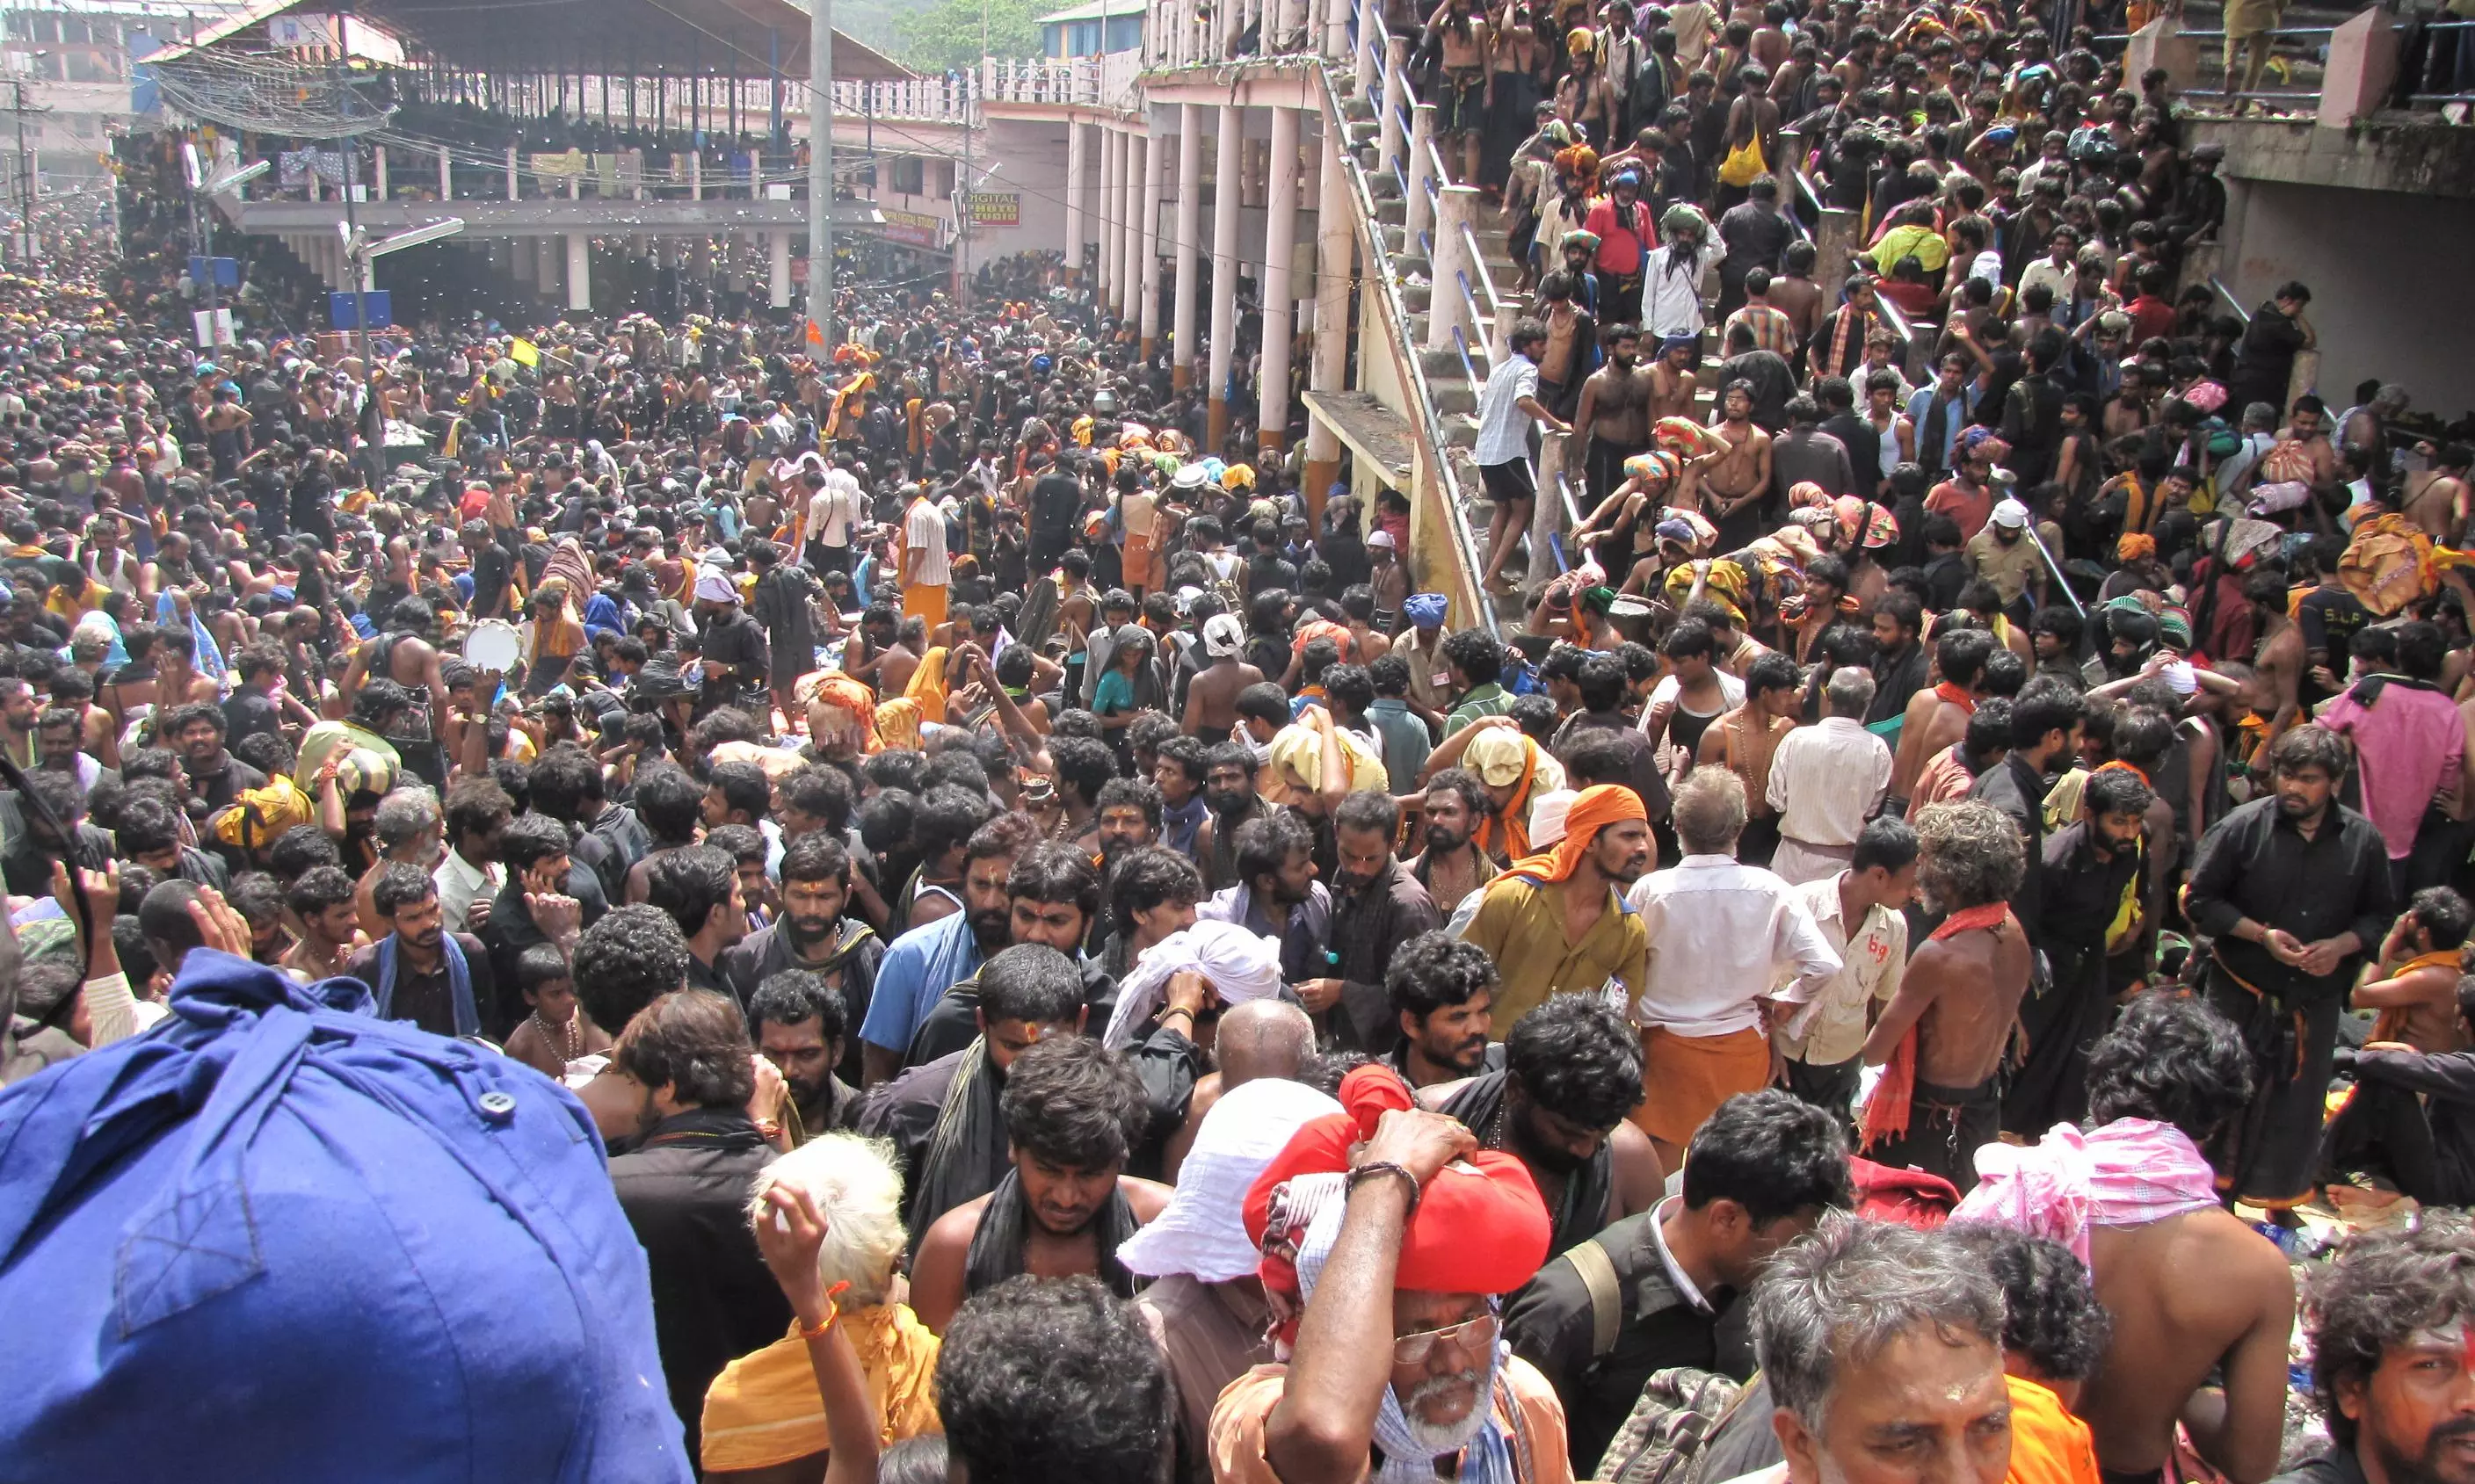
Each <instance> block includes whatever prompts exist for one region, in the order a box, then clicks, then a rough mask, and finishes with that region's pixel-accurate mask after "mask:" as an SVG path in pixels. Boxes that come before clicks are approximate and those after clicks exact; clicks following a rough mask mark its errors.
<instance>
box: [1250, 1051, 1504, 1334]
mask: <svg viewBox="0 0 2475 1484" xmlns="http://www.w3.org/2000/svg"><path fill="white" fill-rule="evenodd" d="M1340 1106H1341V1111H1340V1112H1338V1113H1335V1114H1331V1115H1329V1116H1327V1117H1323V1118H1318V1119H1315V1120H1314V1121H1313V1122H1311V1123H1309V1124H1307V1125H1306V1126H1305V1127H1303V1128H1301V1129H1299V1130H1298V1131H1297V1132H1296V1133H1294V1134H1292V1135H1290V1137H1289V1142H1288V1143H1287V1145H1286V1146H1284V1147H1283V1148H1282V1150H1281V1152H1280V1154H1278V1155H1276V1156H1273V1158H1272V1161H1271V1163H1270V1164H1268V1165H1266V1166H1265V1167H1264V1169H1263V1173H1262V1175H1259V1176H1257V1177H1256V1178H1255V1183H1254V1185H1253V1187H1252V1188H1250V1189H1249V1190H1248V1191H1247V1192H1246V1206H1245V1213H1246V1233H1247V1235H1248V1236H1249V1237H1251V1238H1252V1239H1253V1240H1254V1242H1255V1245H1256V1247H1257V1248H1258V1250H1260V1251H1261V1252H1262V1253H1263V1257H1262V1265H1261V1267H1260V1268H1259V1269H1258V1271H1259V1272H1260V1274H1261V1275H1262V1279H1263V1283H1264V1286H1265V1287H1267V1288H1274V1289H1279V1290H1281V1291H1283V1292H1286V1293H1290V1294H1295V1293H1297V1292H1298V1291H1299V1283H1298V1273H1297V1268H1296V1265H1295V1261H1294V1258H1295V1256H1296V1253H1297V1251H1298V1248H1299V1246H1300V1244H1301V1243H1302V1242H1303V1240H1304V1238H1305V1236H1306V1233H1307V1229H1308V1228H1309V1227H1310V1226H1311V1224H1312V1222H1313V1219H1314V1216H1315V1214H1316V1212H1317V1211H1318V1210H1319V1209H1320V1207H1321V1204H1322V1203H1323V1202H1326V1201H1337V1200H1339V1199H1340V1198H1341V1194H1342V1186H1341V1182H1340V1180H1337V1179H1332V1180H1321V1181H1318V1180H1315V1179H1314V1178H1315V1177H1317V1176H1329V1177H1337V1176H1340V1175H1342V1174H1344V1173H1345V1172H1346V1171H1347V1170H1348V1169H1349V1151H1350V1147H1351V1146H1352V1145H1354V1144H1357V1143H1359V1142H1360V1140H1363V1139H1365V1138H1368V1137H1370V1136H1372V1135H1373V1133H1374V1132H1375V1127H1376V1125H1377V1124H1379V1123H1381V1122H1382V1121H1383V1118H1384V1115H1385V1112H1387V1111H1390V1110H1391V1109H1394V1108H1400V1109H1404V1110H1406V1109H1408V1108H1409V1106H1410V1101H1409V1087H1408V1086H1407V1084H1405V1083H1403V1082H1402V1081H1401V1079H1400V1076H1399V1074H1397V1073H1395V1072H1394V1071H1393V1070H1392V1069H1391V1068H1390V1067H1386V1066H1382V1065H1375V1066H1362V1067H1360V1068H1359V1069H1358V1070H1356V1071H1354V1072H1352V1073H1350V1074H1349V1075H1348V1076H1347V1077H1344V1078H1342V1079H1341V1082H1340ZM1548 1231H1549V1228H1548V1221H1547V1205H1546V1203H1545V1202H1543V1201H1541V1200H1540V1199H1539V1198H1538V1186H1537V1185H1536V1184H1535V1183H1534V1182H1533V1181H1532V1180H1531V1178H1530V1171H1529V1170H1528V1169H1527V1168H1526V1167H1524V1166H1523V1164H1522V1163H1521V1161H1520V1159H1519V1158H1518V1157H1516V1156H1512V1155H1507V1154H1505V1153H1502V1152H1500V1151H1497V1150H1491V1149H1487V1150H1481V1151H1479V1152H1478V1153H1477V1154H1475V1155H1473V1156H1470V1157H1469V1158H1468V1159H1466V1160H1461V1161H1456V1162H1455V1163H1453V1164H1452V1165H1449V1166H1447V1167H1446V1168H1445V1169H1444V1170H1443V1172H1442V1173H1440V1174H1438V1175H1437V1176H1436V1177H1435V1178H1434V1180H1430V1181H1428V1182H1427V1186H1426V1189H1425V1190H1423V1191H1422V1192H1420V1195H1419V1199H1418V1206H1417V1209H1416V1210H1415V1211H1413V1212H1411V1213H1410V1217H1409V1230H1408V1231H1406V1232H1405V1233H1403V1235H1402V1241H1401V1259H1400V1262H1399V1264H1398V1266H1397V1267H1395V1269H1394V1270H1393V1275H1392V1283H1393V1286H1394V1287H1395V1288H1406V1289H1411V1290H1414V1291H1418V1292H1424V1293H1455V1294H1503V1293H1510V1292H1512V1291H1513V1290H1514V1289H1516V1288H1519V1287H1520V1286H1521V1285H1522V1284H1524V1283H1526V1282H1528V1281H1530V1279H1531V1278H1532V1277H1533V1276H1535V1275H1536V1273H1537V1272H1538V1268H1539V1265H1540V1264H1541V1263H1544V1262H1545V1261H1546V1260H1547V1240H1548Z"/></svg>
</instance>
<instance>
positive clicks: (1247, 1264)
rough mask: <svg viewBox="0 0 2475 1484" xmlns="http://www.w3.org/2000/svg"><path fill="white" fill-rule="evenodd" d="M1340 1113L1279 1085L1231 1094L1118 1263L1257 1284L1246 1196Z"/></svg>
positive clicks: (1142, 1270)
mask: <svg viewBox="0 0 2475 1484" xmlns="http://www.w3.org/2000/svg"><path fill="white" fill-rule="evenodd" d="M1201 925H1202V924H1199V923H1198V924H1197V926H1201ZM1181 936H1182V935H1181ZM1163 946H1165V944H1164V945H1163ZM1153 951H1154V952H1155V953H1157V952H1158V951H1159V950H1158V949H1157V948H1156V949H1154V950H1153ZM1340 1110H1341V1108H1340V1105H1339V1104H1338V1103H1336V1102H1335V1101H1334V1100H1333V1099H1331V1098H1329V1097H1327V1096H1325V1095H1324V1094H1323V1093H1320V1092H1317V1091H1315V1090H1314V1089H1313V1088H1312V1087H1309V1086H1306V1085H1304V1084H1303V1083H1293V1082H1285V1081H1283V1080H1282V1079H1280V1078H1277V1077H1263V1078H1257V1079H1256V1080H1255V1081H1253V1082H1251V1083H1246V1084H1244V1085H1243V1086H1240V1087H1234V1088H1231V1089H1230V1090H1229V1091H1228V1092H1227V1093H1224V1094H1223V1095H1222V1096H1221V1099H1220V1101H1219V1102H1217V1103H1214V1104H1213V1105H1212V1111H1211V1112H1209V1113H1206V1114H1204V1115H1203V1127H1202V1128H1200V1129H1198V1130H1196V1131H1195V1134H1194V1147H1193V1148H1192V1149H1190V1150H1188V1152H1187V1156H1186V1159H1185V1162H1183V1163H1182V1164H1180V1165H1179V1166H1178V1170H1177V1189H1176V1190H1174V1191H1172V1192H1171V1193H1170V1195H1169V1198H1168V1204H1167V1205H1166V1206H1164V1207H1163V1208H1162V1210H1161V1213H1160V1214H1159V1215H1158V1216H1156V1217H1154V1218H1152V1220H1151V1221H1150V1223H1149V1224H1147V1225H1146V1226H1145V1227H1144V1228H1143V1229H1142V1230H1140V1231H1139V1232H1137V1233H1135V1234H1134V1235H1133V1236H1131V1237H1129V1238H1127V1239H1126V1243H1125V1245H1124V1246H1122V1247H1120V1248H1118V1249H1117V1260H1118V1261H1120V1262H1123V1263H1124V1264H1125V1265H1126V1270H1127V1271H1128V1272H1130V1273H1139V1274H1142V1275H1143V1276H1144V1277H1166V1276H1168V1275H1169V1274H1172V1273H1183V1274H1186V1275H1188V1277H1194V1278H1197V1279H1199V1280H1201V1281H1203V1282H1206V1283H1226V1282H1230V1281H1232V1280H1233V1279H1236V1278H1241V1277H1250V1276H1252V1275H1253V1273H1254V1272H1255V1270H1256V1268H1257V1267H1258V1265H1260V1264H1261V1262H1262V1253H1260V1252H1258V1251H1257V1250H1256V1247H1255V1243H1254V1241H1253V1239H1252V1238H1250V1237H1249V1236H1248V1235H1247V1233H1246V1193H1247V1191H1248V1190H1250V1189H1252V1188H1253V1186H1254V1184H1255V1180H1256V1179H1257V1178H1258V1177H1260V1176H1261V1175H1262V1173H1263V1170H1264V1167H1265V1166H1267V1165H1269V1164H1270V1163H1271V1162H1272V1160H1273V1158H1274V1157H1275V1156H1278V1155H1279V1154H1280V1153H1281V1151H1282V1150H1283V1149H1284V1148H1286V1147H1287V1145H1288V1142H1289V1139H1290V1137H1291V1136H1292V1135H1294V1134H1295V1133H1296V1132H1297V1131H1298V1130H1299V1129H1300V1128H1302V1127H1304V1126H1305V1125H1306V1124H1307V1123H1308V1122H1309V1121H1311V1120H1312V1119H1316V1118H1328V1117H1333V1116H1336V1115H1337V1114H1338V1113H1339V1112H1340Z"/></svg>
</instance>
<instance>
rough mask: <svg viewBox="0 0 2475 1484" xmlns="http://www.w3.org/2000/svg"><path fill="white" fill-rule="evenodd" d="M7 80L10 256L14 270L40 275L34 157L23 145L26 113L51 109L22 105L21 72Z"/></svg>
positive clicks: (43, 111) (23, 100)
mask: <svg viewBox="0 0 2475 1484" xmlns="http://www.w3.org/2000/svg"><path fill="white" fill-rule="evenodd" d="M37 55H39V54H37ZM9 83H10V86H11V87H12V88H13V89H14V90H15V94H16V97H15V106H14V107H12V109H10V110H9V111H10V112H12V113H14V114H15V115H17V241H16V244H15V251H14V254H13V255H14V257H15V258H16V262H17V271H18V272H20V273H23V274H25V275H27V276H28V277H30V278H40V277H41V276H42V263H41V261H40V259H39V257H38V255H37V254H36V252H35V157H34V155H33V153H32V152H31V151H29V150H28V149H27V148H26V115H27V114H29V113H48V112H50V111H51V109H30V108H28V107H27V106H26V79H25V78H24V77H23V76H22V75H20V76H17V77H13V78H11V79H10V80H9Z"/></svg>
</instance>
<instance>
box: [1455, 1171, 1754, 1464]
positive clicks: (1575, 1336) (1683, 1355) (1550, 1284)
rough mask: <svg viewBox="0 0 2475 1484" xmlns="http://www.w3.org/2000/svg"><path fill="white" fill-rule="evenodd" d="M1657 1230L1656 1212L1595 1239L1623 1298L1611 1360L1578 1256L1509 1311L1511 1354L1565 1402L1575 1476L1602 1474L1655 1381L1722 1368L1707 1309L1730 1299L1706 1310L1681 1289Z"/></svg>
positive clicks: (1560, 1264)
mask: <svg viewBox="0 0 2475 1484" xmlns="http://www.w3.org/2000/svg"><path fill="white" fill-rule="evenodd" d="M1657 1222H1658V1213H1657V1210H1656V1209H1655V1208H1654V1209H1652V1210H1648V1211H1644V1212H1642V1213H1641V1214H1639V1215H1637V1216H1628V1217H1626V1218H1625V1219H1624V1220H1622V1221H1620V1222H1617V1223H1616V1224H1615V1225H1614V1226H1611V1227H1609V1228H1607V1229H1605V1230H1604V1231H1602V1232H1600V1233H1599V1234H1598V1236H1597V1238H1596V1240H1597V1242H1598V1244H1599V1246H1600V1247H1602V1248H1604V1249H1605V1251H1606V1254H1607V1258H1608V1261H1609V1263H1610V1264H1611V1265H1612V1266H1613V1267H1614V1268H1615V1272H1616V1288H1617V1291H1618V1292H1619V1293H1621V1294H1622V1295H1623V1296H1624V1316H1623V1323H1622V1324H1621V1325H1620V1326H1619V1327H1618V1328H1617V1331H1616V1342H1615V1344H1614V1345H1613V1346H1612V1347H1610V1348H1609V1349H1608V1350H1606V1351H1605V1353H1600V1352H1599V1351H1598V1350H1597V1348H1596V1345H1595V1337H1596V1329H1597V1326H1596V1310H1595V1309H1594V1307H1593V1305H1592V1302H1591V1299H1590V1290H1589V1286H1588V1285H1587V1284H1586V1283H1584V1282H1582V1281H1581V1270H1580V1269H1578V1268H1576V1267H1574V1266H1573V1260H1572V1258H1571V1257H1570V1256H1569V1255H1567V1256H1559V1257H1556V1258H1555V1259H1554V1260H1553V1261H1551V1262H1549V1263H1548V1264H1547V1265H1546V1266H1545V1267H1543V1268H1540V1269H1539V1270H1538V1276H1537V1277H1533V1278H1532V1279H1531V1280H1530V1281H1529V1283H1528V1284H1527V1285H1525V1286H1524V1287H1523V1288H1522V1289H1521V1290H1520V1291H1519V1292H1517V1293H1515V1294H1514V1295H1513V1296H1512V1298H1511V1299H1510V1300H1508V1301H1507V1302H1506V1304H1505V1307H1504V1334H1505V1338H1506V1339H1507V1340H1508V1341H1509V1342H1510V1343H1511V1345H1512V1352H1513V1353H1514V1354H1516V1355H1518V1356H1520V1357H1521V1358H1522V1359H1524V1360H1526V1361H1529V1362H1530V1363H1531V1364H1532V1365H1533V1366H1535V1367H1537V1368H1538V1372H1539V1374H1540V1375H1544V1376H1545V1377H1546V1378H1547V1380H1548V1383H1549V1384H1551V1385H1553V1386H1554V1387H1555V1388H1556V1395H1557V1396H1558V1397H1561V1398H1562V1399H1563V1400H1564V1416H1565V1432H1566V1442H1567V1443H1568V1444H1569V1446H1570V1448H1571V1453H1572V1457H1573V1472H1574V1473H1575V1474H1576V1475H1579V1474H1582V1473H1586V1472H1589V1471H1590V1470H1592V1469H1594V1468H1595V1467H1597V1464H1598V1460H1599V1457H1600V1455H1601V1454H1603V1453H1605V1451H1606V1447H1607V1444H1608V1443H1609V1442H1610V1441H1612V1440H1613V1439H1614V1437H1615V1435H1616V1429H1617V1428H1619V1427H1621V1426H1622V1425H1623V1424H1624V1421H1625V1419H1626V1418H1627V1417H1628V1416H1630V1415H1631V1412H1632V1406H1633V1403H1634V1402H1635V1401H1637V1400H1639V1399H1641V1389H1642V1385H1643V1383H1644V1382H1646V1381H1648V1380H1649V1379H1650V1376H1651V1373H1653V1372H1654V1371H1664V1370H1668V1369H1670V1368H1672V1367H1676V1366H1691V1367H1693V1368H1695V1369H1696V1370H1702V1371H1716V1370H1719V1369H1720V1368H1721V1361H1720V1353H1719V1341H1718V1317H1717V1315H1716V1314H1715V1313H1714V1312H1713V1311H1712V1310H1711V1309H1710V1308H1709V1307H1707V1306H1706V1303H1707V1302H1708V1299H1710V1298H1718V1299H1719V1300H1720V1302H1726V1299H1725V1296H1716V1295H1714V1296H1705V1299H1704V1302H1702V1303H1697V1302H1693V1301H1692V1300H1689V1299H1687V1298H1686V1297H1685V1296H1684V1295H1683V1294H1682V1293H1681V1292H1680V1291H1679V1289H1678V1288H1677V1286H1676V1283H1675V1280H1674V1278H1673V1277H1671V1276H1670V1274H1669V1272H1668V1268H1667V1258H1666V1254H1665V1253H1664V1251H1663V1250H1662V1249H1661V1247H1660V1246H1659V1241H1658V1231H1657ZM1738 1376H1739V1379H1741V1378H1742V1373H1739V1374H1738Z"/></svg>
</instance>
